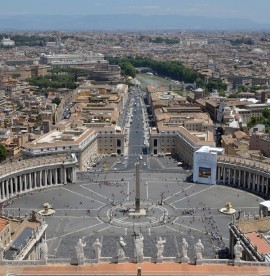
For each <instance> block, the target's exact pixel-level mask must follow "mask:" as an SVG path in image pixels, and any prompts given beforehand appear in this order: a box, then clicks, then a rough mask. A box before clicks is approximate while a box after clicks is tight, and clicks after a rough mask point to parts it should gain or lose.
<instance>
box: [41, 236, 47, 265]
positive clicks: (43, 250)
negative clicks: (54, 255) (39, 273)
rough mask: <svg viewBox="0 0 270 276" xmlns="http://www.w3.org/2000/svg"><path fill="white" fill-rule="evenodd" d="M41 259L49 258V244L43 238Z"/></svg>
mask: <svg viewBox="0 0 270 276" xmlns="http://www.w3.org/2000/svg"><path fill="white" fill-rule="evenodd" d="M40 259H41V260H47V259H48V245H47V243H46V241H45V239H43V241H42V243H41V245H40Z"/></svg>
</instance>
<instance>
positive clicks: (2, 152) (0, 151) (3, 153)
mask: <svg viewBox="0 0 270 276" xmlns="http://www.w3.org/2000/svg"><path fill="white" fill-rule="evenodd" d="M6 158H7V149H6V147H5V146H4V145H3V144H0V161H1V162H2V161H4V160H5V159H6Z"/></svg>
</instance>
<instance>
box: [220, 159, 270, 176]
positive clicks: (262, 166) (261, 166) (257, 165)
mask: <svg viewBox="0 0 270 276" xmlns="http://www.w3.org/2000/svg"><path fill="white" fill-rule="evenodd" d="M218 162H219V163H223V162H224V163H229V164H231V165H242V166H247V167H253V168H254V169H258V170H265V171H269V172H270V164H268V163H263V162H260V161H256V160H252V159H244V158H239V157H232V156H227V155H218Z"/></svg>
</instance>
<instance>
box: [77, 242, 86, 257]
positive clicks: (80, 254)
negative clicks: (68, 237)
mask: <svg viewBox="0 0 270 276" xmlns="http://www.w3.org/2000/svg"><path fill="white" fill-rule="evenodd" d="M85 246H86V243H83V242H82V239H79V241H78V243H77V245H76V247H75V250H76V257H77V259H78V260H79V259H84V247H85Z"/></svg>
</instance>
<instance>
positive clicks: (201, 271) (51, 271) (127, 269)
mask: <svg viewBox="0 0 270 276" xmlns="http://www.w3.org/2000/svg"><path fill="white" fill-rule="evenodd" d="M138 267H140V268H141V272H142V275H221V274H222V275H224V276H225V275H269V273H270V267H250V266H249V267H246V266H229V265H198V266H195V265H189V264H178V263H162V264H154V263H142V264H132V263H125V264H104V263H102V264H91V265H85V266H71V265H49V266H27V267H25V266H17V267H16V266H2V267H1V269H0V275H1V276H4V275H7V272H10V271H12V274H13V275H16V274H17V275H137V269H138Z"/></svg>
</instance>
